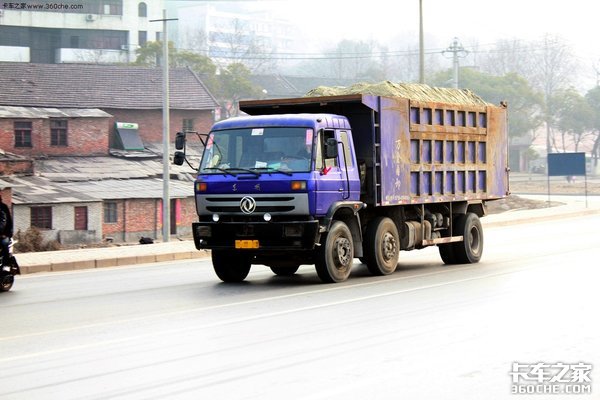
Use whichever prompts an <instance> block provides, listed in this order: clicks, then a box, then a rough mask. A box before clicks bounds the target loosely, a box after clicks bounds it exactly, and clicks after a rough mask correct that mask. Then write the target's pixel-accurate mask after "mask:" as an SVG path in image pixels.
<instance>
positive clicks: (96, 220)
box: [13, 201, 102, 243]
mask: <svg viewBox="0 0 600 400" xmlns="http://www.w3.org/2000/svg"><path fill="white" fill-rule="evenodd" d="M44 206H51V207H52V229H49V230H42V234H43V235H44V238H45V239H46V240H57V241H60V240H59V239H63V240H65V239H66V240H69V242H68V243H94V242H100V241H101V240H102V203H101V202H99V201H98V202H91V203H63V204H46V205H44ZM77 206H86V207H87V208H88V230H87V231H80V233H79V234H76V232H77V231H75V229H74V228H75V208H74V207H77ZM13 220H14V225H15V227H14V231H15V233H16V232H17V231H18V230H21V231H22V232H25V231H26V230H27V229H28V228H29V227H30V225H31V208H30V205H28V204H27V205H23V204H15V205H13ZM61 231H65V233H64V234H62V235H61Z"/></svg>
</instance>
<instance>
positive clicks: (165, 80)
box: [150, 10, 177, 242]
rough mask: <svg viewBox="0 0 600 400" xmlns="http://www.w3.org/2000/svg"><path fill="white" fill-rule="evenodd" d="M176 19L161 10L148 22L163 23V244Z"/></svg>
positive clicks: (167, 231) (166, 231)
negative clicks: (171, 35) (171, 26)
mask: <svg viewBox="0 0 600 400" xmlns="http://www.w3.org/2000/svg"><path fill="white" fill-rule="evenodd" d="M175 20H177V18H170V19H168V18H167V10H163V17H162V19H152V20H150V22H158V21H162V23H163V34H162V39H163V99H162V103H163V110H162V111H163V112H162V114H163V158H162V162H163V198H162V205H163V206H162V236H163V242H168V241H169V238H170V236H171V197H170V195H169V183H170V171H169V152H170V150H169V137H170V135H169V108H170V105H169V39H168V35H167V22H168V21H175Z"/></svg>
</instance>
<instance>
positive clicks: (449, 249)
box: [438, 243, 457, 265]
mask: <svg viewBox="0 0 600 400" xmlns="http://www.w3.org/2000/svg"><path fill="white" fill-rule="evenodd" d="M438 250H439V251H440V257H442V261H443V262H444V264H447V265H453V264H456V263H457V262H456V255H455V254H454V243H446V244H438Z"/></svg>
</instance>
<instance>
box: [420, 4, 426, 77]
mask: <svg viewBox="0 0 600 400" xmlns="http://www.w3.org/2000/svg"><path fill="white" fill-rule="evenodd" d="M419 83H425V44H424V39H423V0H419Z"/></svg>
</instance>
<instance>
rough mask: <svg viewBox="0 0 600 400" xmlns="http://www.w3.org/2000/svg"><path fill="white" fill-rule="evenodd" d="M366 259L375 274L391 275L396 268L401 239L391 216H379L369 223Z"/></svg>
mask: <svg viewBox="0 0 600 400" xmlns="http://www.w3.org/2000/svg"><path fill="white" fill-rule="evenodd" d="M365 236H366V238H365V244H366V246H365V248H364V253H365V261H366V264H367V267H368V268H369V271H370V272H371V273H372V274H373V275H389V274H391V273H393V272H394V271H395V270H396V267H397V265H398V254H399V251H400V239H399V235H398V229H397V228H396V224H395V223H394V221H392V220H391V219H390V218H387V217H378V218H376V219H374V220H373V221H371V222H370V223H369V225H367V232H366V234H365Z"/></svg>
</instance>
